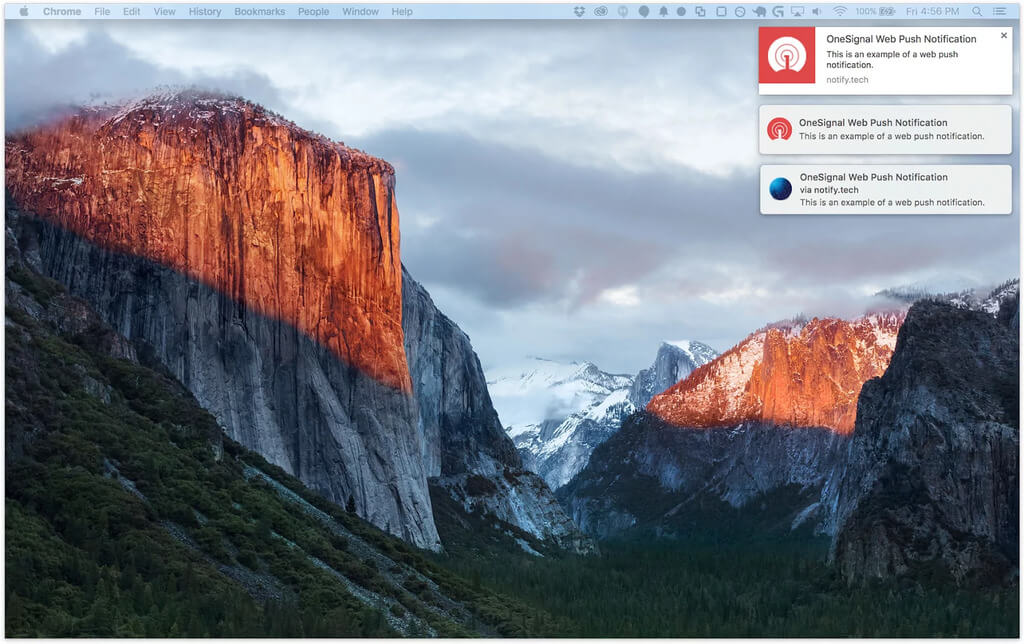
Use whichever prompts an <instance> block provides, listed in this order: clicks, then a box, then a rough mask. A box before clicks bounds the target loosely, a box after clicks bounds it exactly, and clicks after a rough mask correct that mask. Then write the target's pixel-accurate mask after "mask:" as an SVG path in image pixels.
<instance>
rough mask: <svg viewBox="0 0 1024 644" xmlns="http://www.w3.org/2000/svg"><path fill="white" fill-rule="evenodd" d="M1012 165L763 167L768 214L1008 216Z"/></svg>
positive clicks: (763, 200)
mask: <svg viewBox="0 0 1024 644" xmlns="http://www.w3.org/2000/svg"><path fill="white" fill-rule="evenodd" d="M1011 176H1012V173H1011V170H1010V166H1008V165H763V166H761V214H763V215H1008V214H1010V211H1011V198H1012V197H1011V193H1012V186H1011Z"/></svg>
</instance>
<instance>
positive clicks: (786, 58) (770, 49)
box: [758, 27, 814, 83]
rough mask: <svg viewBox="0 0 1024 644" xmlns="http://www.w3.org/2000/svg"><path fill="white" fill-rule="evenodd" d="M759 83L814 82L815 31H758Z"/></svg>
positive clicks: (810, 28)
mask: <svg viewBox="0 0 1024 644" xmlns="http://www.w3.org/2000/svg"><path fill="white" fill-rule="evenodd" d="M758 61H759V63H758V81H759V82H761V83H813V82H814V27H761V28H760V30H759V31H758Z"/></svg>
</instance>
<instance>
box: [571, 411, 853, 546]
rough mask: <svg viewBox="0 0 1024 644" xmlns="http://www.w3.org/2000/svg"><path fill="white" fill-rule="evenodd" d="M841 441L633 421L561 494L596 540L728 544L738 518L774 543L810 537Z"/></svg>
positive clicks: (814, 434) (828, 434)
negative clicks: (687, 539) (720, 538)
mask: <svg viewBox="0 0 1024 644" xmlns="http://www.w3.org/2000/svg"><path fill="white" fill-rule="evenodd" d="M847 441H848V438H847V437H846V436H844V435H842V434H837V433H836V432H833V431H830V430H828V429H826V428H802V427H800V428H794V427H777V426H774V425H766V424H760V423H746V424H742V425H738V426H736V427H734V428H731V429H728V430H726V429H722V430H716V431H707V430H704V429H695V428H682V427H676V426H674V425H670V424H668V423H666V422H664V421H663V420H661V419H659V418H658V417H657V416H654V415H652V414H649V413H640V414H636V415H634V416H632V417H631V418H629V419H628V420H627V421H626V422H625V423H623V426H622V429H621V430H620V431H619V432H618V433H616V434H615V435H613V436H612V437H611V438H609V439H608V440H607V441H606V442H605V443H603V444H602V445H600V446H599V447H598V448H597V449H596V450H595V451H594V454H593V455H592V456H591V458H590V463H589V464H588V465H587V467H586V468H584V469H583V470H582V471H581V472H580V473H579V474H578V475H577V476H576V477H575V478H573V480H572V481H570V482H569V484H568V485H566V486H565V487H563V488H561V489H560V490H559V491H558V495H559V498H560V499H561V500H562V502H563V504H564V505H566V507H567V508H568V509H569V513H570V516H572V518H573V520H574V521H575V522H576V524H577V525H578V526H579V527H580V529H581V530H583V531H584V532H585V533H587V534H592V535H597V536H600V537H602V538H606V537H612V536H615V535H617V534H621V533H623V532H625V531H628V530H640V531H646V532H651V533H654V534H661V535H685V534H688V533H693V532H700V533H704V532H706V531H709V530H717V531H719V532H721V533H722V534H723V535H728V533H730V532H733V533H734V532H736V531H737V530H738V528H736V527H735V526H734V525H730V521H732V520H734V519H736V518H741V517H742V518H745V519H750V520H751V523H750V524H749V525H757V526H758V527H757V529H758V530H763V531H764V532H766V533H769V532H770V533H772V534H786V533H789V532H790V531H791V530H792V529H794V528H795V527H799V526H802V525H803V526H806V527H809V528H811V529H815V528H816V527H817V526H818V524H819V523H820V522H821V521H822V520H823V519H824V516H823V512H824V508H822V507H821V505H820V503H819V502H818V501H819V497H820V493H821V490H822V488H823V487H824V486H825V484H826V482H827V479H828V476H829V475H830V474H831V472H832V471H833V469H834V468H835V467H836V465H837V463H838V462H839V460H840V459H841V458H842V454H843V451H844V449H845V446H846V443H847ZM769 497H770V501H766V499H769ZM732 536H735V535H732ZM744 536H750V535H744Z"/></svg>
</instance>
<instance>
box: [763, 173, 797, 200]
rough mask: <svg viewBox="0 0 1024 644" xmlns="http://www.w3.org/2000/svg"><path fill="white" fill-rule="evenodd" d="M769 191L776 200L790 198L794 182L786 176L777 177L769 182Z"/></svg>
mask: <svg viewBox="0 0 1024 644" xmlns="http://www.w3.org/2000/svg"><path fill="white" fill-rule="evenodd" d="M768 192H770V193H771V195H772V198H773V199H775V200H776V201H783V200H785V199H789V195H791V194H793V184H792V183H790V182H789V179H787V178H785V177H777V178H775V179H772V182H771V183H770V184H768Z"/></svg>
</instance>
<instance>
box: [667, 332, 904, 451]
mask: <svg viewBox="0 0 1024 644" xmlns="http://www.w3.org/2000/svg"><path fill="white" fill-rule="evenodd" d="M903 317H904V314H903V313H884V314H872V315H868V316H864V317H861V318H858V319H856V320H852V321H848V320H841V319H837V318H821V319H819V318H814V319H812V320H810V321H807V322H802V323H800V322H787V323H780V324H775V325H771V326H769V327H766V328H764V329H761V330H759V331H757V332H755V333H753V334H751V335H750V336H748V337H747V338H746V339H745V340H743V341H742V342H740V343H739V344H738V345H736V346H735V347H733V348H732V349H730V350H728V351H726V352H725V353H723V354H722V355H720V356H719V357H718V358H716V359H715V360H712V361H711V362H709V363H707V364H705V365H703V366H701V367H699V368H698V369H697V370H695V371H694V372H693V373H691V374H690V375H689V376H688V377H687V378H686V379H685V380H683V381H681V382H679V383H677V384H676V385H674V386H673V387H671V388H669V389H668V390H666V391H665V392H663V393H661V394H659V395H657V396H655V397H654V399H652V400H651V402H650V403H649V404H648V406H647V409H648V411H650V412H652V413H654V414H656V415H658V416H660V417H661V418H663V419H664V420H666V421H668V422H670V423H672V424H673V425H678V426H680V427H698V428H712V427H730V426H735V425H737V424H739V423H742V422H746V421H761V422H768V423H773V424H778V425H787V426H797V427H827V428H830V429H833V430H835V431H837V432H840V433H843V434H847V433H849V432H851V431H853V422H854V419H855V418H856V414H857V397H858V396H859V395H860V388H861V386H862V385H863V384H864V382H865V381H867V380H869V379H870V378H874V377H876V376H880V375H882V373H883V372H884V371H885V369H886V367H887V366H888V365H889V360H890V359H891V358H892V351H893V348H894V347H895V346H896V334H897V332H898V331H899V328H900V325H901V324H902V323H903Z"/></svg>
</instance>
